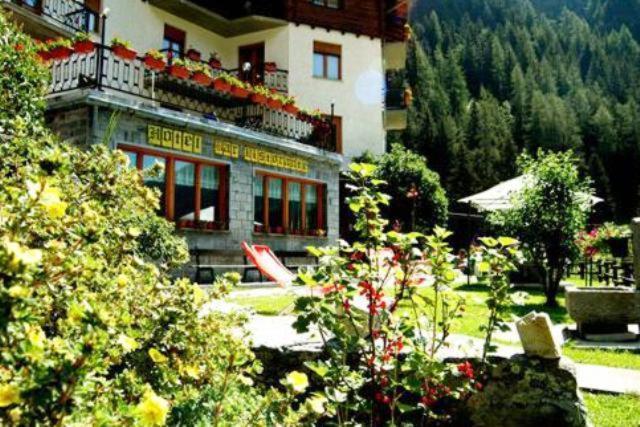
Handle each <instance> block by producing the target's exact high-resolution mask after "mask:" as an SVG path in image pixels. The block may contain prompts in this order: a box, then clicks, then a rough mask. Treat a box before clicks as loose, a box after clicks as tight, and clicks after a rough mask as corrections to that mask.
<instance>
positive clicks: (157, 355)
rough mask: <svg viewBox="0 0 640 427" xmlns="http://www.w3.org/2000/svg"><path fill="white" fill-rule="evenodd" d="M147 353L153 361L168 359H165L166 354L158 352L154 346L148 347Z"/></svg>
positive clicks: (162, 361) (160, 361)
mask: <svg viewBox="0 0 640 427" xmlns="http://www.w3.org/2000/svg"><path fill="white" fill-rule="evenodd" d="M148 353H149V357H151V360H153V361H154V362H155V363H166V362H167V360H169V359H167V356H165V355H164V354H162V353H160V352H159V351H158V350H156V349H155V348H150V349H149V352H148Z"/></svg>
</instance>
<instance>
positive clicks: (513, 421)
mask: <svg viewBox="0 0 640 427" xmlns="http://www.w3.org/2000/svg"><path fill="white" fill-rule="evenodd" d="M489 375H490V377H489V379H488V381H487V384H486V386H485V387H484V390H483V391H482V392H481V393H477V394H475V395H473V396H472V397H471V398H470V399H469V402H468V409H469V416H470V419H471V424H472V425H474V426H478V427H495V426H500V427H541V426H550V427H551V426H553V427H585V426H591V423H590V422H589V420H588V417H587V412H586V409H585V406H584V402H583V401H582V396H581V394H580V392H579V391H578V383H577V379H576V371H575V365H574V364H573V362H572V361H571V360H569V359H566V358H562V359H559V360H548V359H537V358H529V357H527V356H525V355H516V356H514V357H512V358H511V359H506V360H502V361H500V362H498V363H497V364H496V365H495V366H494V368H492V369H491V371H490V374H489Z"/></svg>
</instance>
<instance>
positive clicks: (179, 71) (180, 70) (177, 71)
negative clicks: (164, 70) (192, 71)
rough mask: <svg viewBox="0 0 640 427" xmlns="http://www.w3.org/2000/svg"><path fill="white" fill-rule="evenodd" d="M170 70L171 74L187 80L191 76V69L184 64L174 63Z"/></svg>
mask: <svg viewBox="0 0 640 427" xmlns="http://www.w3.org/2000/svg"><path fill="white" fill-rule="evenodd" d="M168 70H169V75H170V76H172V77H175V78H177V79H181V80H186V79H188V78H189V69H188V68H187V67H185V66H184V65H172V66H170V67H169V68H168Z"/></svg>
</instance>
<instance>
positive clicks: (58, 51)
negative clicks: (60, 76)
mask: <svg viewBox="0 0 640 427" xmlns="http://www.w3.org/2000/svg"><path fill="white" fill-rule="evenodd" d="M72 53H73V49H71V48H68V47H64V46H58V47H54V48H53V49H51V50H50V51H49V58H50V59H53V60H58V61H62V60H65V59H67V58H69V57H70V56H71V54H72Z"/></svg>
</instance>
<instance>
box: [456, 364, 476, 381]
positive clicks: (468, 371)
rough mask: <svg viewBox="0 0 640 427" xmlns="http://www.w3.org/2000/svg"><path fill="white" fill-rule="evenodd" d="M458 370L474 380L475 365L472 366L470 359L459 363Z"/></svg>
mask: <svg viewBox="0 0 640 427" xmlns="http://www.w3.org/2000/svg"><path fill="white" fill-rule="evenodd" d="M458 372H460V373H461V374H463V375H464V376H465V377H467V378H469V379H470V380H472V379H473V378H474V377H475V375H474V372H473V366H471V363H469V361H466V362H464V363H461V364H459V365H458Z"/></svg>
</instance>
